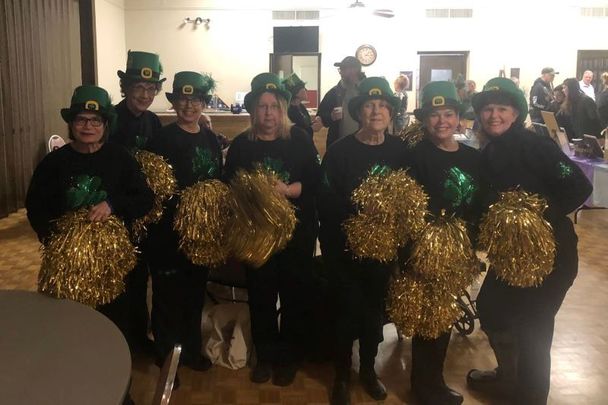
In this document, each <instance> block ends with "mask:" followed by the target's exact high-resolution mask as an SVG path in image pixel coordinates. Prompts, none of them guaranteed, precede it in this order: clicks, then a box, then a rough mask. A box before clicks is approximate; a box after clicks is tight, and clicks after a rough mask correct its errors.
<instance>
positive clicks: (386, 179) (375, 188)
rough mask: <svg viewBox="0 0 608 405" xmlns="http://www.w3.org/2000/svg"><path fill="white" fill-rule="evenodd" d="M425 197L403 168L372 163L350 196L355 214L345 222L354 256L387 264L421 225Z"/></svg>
mask: <svg viewBox="0 0 608 405" xmlns="http://www.w3.org/2000/svg"><path fill="white" fill-rule="evenodd" d="M427 199H428V198H427V196H426V194H425V193H424V191H423V190H422V188H421V187H420V186H419V185H418V183H416V181H415V180H414V179H412V178H411V177H410V176H409V175H408V174H407V173H406V171H405V170H402V169H399V170H391V169H389V168H388V167H386V166H383V167H380V166H374V167H373V168H372V170H371V171H370V175H369V176H368V177H367V178H366V179H365V180H364V181H363V182H362V183H361V185H359V187H357V188H356V189H355V190H354V191H353V194H352V196H351V200H352V202H353V203H354V204H355V206H356V207H357V208H358V210H359V211H358V213H357V214H356V215H354V216H353V217H351V218H348V219H347V220H346V221H344V224H343V226H344V231H345V233H346V237H347V241H348V245H349V247H350V249H351V250H352V252H353V254H354V255H355V256H357V257H361V258H368V259H374V260H378V261H380V262H383V263H386V262H388V261H391V260H394V259H396V258H397V249H398V248H399V247H401V246H404V245H405V243H406V242H407V241H408V240H409V239H410V238H413V237H414V235H416V234H417V233H418V232H420V231H421V230H422V229H423V227H424V224H425V222H424V217H425V215H426V205H427Z"/></svg>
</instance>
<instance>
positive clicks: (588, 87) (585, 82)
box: [578, 70, 595, 101]
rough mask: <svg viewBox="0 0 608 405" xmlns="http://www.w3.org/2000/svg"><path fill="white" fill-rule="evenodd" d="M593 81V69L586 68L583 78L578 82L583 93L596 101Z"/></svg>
mask: <svg viewBox="0 0 608 405" xmlns="http://www.w3.org/2000/svg"><path fill="white" fill-rule="evenodd" d="M592 81H593V72H592V71H591V70H585V72H584V73H583V79H582V80H581V81H580V82H578V85H579V86H580V88H581V90H582V91H583V93H585V94H586V95H588V96H589V97H591V99H592V100H593V101H595V89H594V88H593V85H592V84H591V82H592Z"/></svg>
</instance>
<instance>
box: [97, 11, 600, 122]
mask: <svg viewBox="0 0 608 405" xmlns="http://www.w3.org/2000/svg"><path fill="white" fill-rule="evenodd" d="M117 1H118V0H96V2H97V3H100V4H103V5H104V6H103V7H101V8H102V9H104V10H105V12H106V14H107V15H109V14H110V9H112V10H115V9H116V10H115V21H113V22H112V23H110V24H109V26H108V27H107V28H109V29H111V30H112V31H113V32H112V33H111V35H109V36H107V37H106V40H105V41H104V42H101V41H100V38H99V35H98V42H97V49H98V53H99V54H101V53H103V54H104V55H105V57H104V58H101V57H98V60H99V64H98V71H99V74H100V84H102V85H106V86H107V87H110V82H112V83H115V86H118V80H117V78H116V70H117V69H123V68H124V63H125V59H126V56H125V50H124V49H121V50H120V51H119V50H118V48H120V46H118V45H117V44H119V43H120V40H121V38H122V37H121V35H124V36H125V37H126V48H125V49H132V50H143V51H151V52H157V53H159V54H160V56H161V61H162V63H163V66H164V68H165V77H167V78H168V80H167V82H166V83H165V86H164V90H167V91H170V89H171V83H172V79H173V75H174V74H175V73H176V72H177V71H180V70H195V71H201V72H208V73H211V74H212V75H213V77H214V78H215V79H216V80H217V81H218V88H217V93H218V95H219V96H220V97H222V99H224V101H226V102H227V103H231V102H233V101H234V94H235V92H236V91H247V90H249V83H250V81H251V79H252V78H253V76H254V75H256V74H257V73H260V72H263V71H267V70H268V68H269V57H268V54H269V53H271V52H272V27H273V26H275V25H319V32H320V50H319V51H320V52H321V53H322V70H321V94H324V93H325V92H326V91H327V90H329V88H330V87H332V86H333V85H334V84H335V83H336V82H337V81H338V80H339V75H338V73H337V70H336V68H334V66H333V63H334V62H336V61H339V60H341V59H342V58H343V57H344V56H346V55H350V54H353V53H354V51H355V49H356V48H357V47H358V46H359V45H361V44H364V43H369V44H372V45H373V46H374V47H375V48H376V49H377V51H378V59H377V61H376V62H375V63H374V64H373V65H372V66H370V67H368V68H365V71H366V73H367V75H368V76H385V77H387V79H389V82H392V80H393V78H394V77H395V76H396V75H397V74H398V72H399V71H401V70H413V71H414V82H415V83H416V82H417V79H418V77H417V70H418V69H419V56H418V52H419V51H469V52H470V54H469V65H468V78H470V79H473V80H476V81H477V83H478V87H481V86H482V85H483V83H484V82H486V81H487V80H488V79H490V78H492V77H494V76H497V75H498V72H499V70H500V69H502V68H505V69H506V72H507V74H508V72H509V69H510V68H512V67H519V68H520V69H521V83H522V87H524V88H525V89H529V88H530V87H531V85H532V82H533V81H534V80H535V79H536V77H538V76H539V75H540V70H541V69H542V68H543V67H545V66H552V67H554V68H555V69H556V70H558V71H560V73H561V74H560V75H559V76H558V79H557V80H559V81H561V80H563V79H565V78H567V77H571V76H574V75H575V73H576V57H577V50H579V49H608V42H607V41H606V39H605V36H604V37H603V36H602V35H600V34H601V32H603V31H605V27H606V26H607V25H608V18H584V17H581V16H580V10H579V7H581V6H597V5H604V6H605V5H606V1H600V0H597V1H595V0H551V1H550V0H536V1H531V0H530V1H526V0H511V1H510V2H508V3H507V2H504V1H502V0H485V1H482V0H452V1H447V0H427V1H425V2H418V3H419V4H416V5H413V4H412V3H411V2H404V1H399V0H385V1H382V0H365V1H364V3H365V4H366V5H367V9H363V10H361V9H358V10H353V9H349V8H348V7H347V6H348V4H350V3H351V2H352V1H351V0H333V1H331V2H330V1H327V0H326V1H318V0H308V1H307V2H305V3H303V2H302V1H299V0H282V1H279V0H270V1H263V2H260V1H256V2H253V1H246V0H232V1H226V0H224V1H219V0H125V10H124V21H125V24H124V34H123V33H122V31H121V29H120V22H121V20H122V17H121V11H120V10H119V9H118V8H117V7H116V6H115V4H116V2H117ZM505 4H508V6H505ZM112 7H114V8H112ZM444 7H450V8H473V10H474V11H473V18H470V19H443V18H434V19H429V18H426V17H425V9H426V8H444ZM374 8H391V9H393V10H394V11H395V13H396V16H395V17H394V18H391V19H386V18H380V17H376V16H373V15H371V13H370V11H371V10H372V9H374ZM286 9H305V10H320V12H321V18H320V19H319V20H317V21H308V22H302V21H298V22H285V21H273V20H272V13H271V11H272V10H286ZM198 16H200V17H202V18H210V19H211V22H210V24H209V27H208V29H207V28H205V26H204V25H200V26H198V28H194V26H193V25H192V24H187V25H183V24H182V20H183V19H184V18H185V17H191V18H195V17H198ZM96 20H101V18H98V19H96ZM100 31H101V30H100V27H98V29H97V32H98V34H99V32H100ZM105 31H107V29H106V30H105ZM106 47H107V48H106ZM106 74H107V76H106ZM102 78H103V80H104V81H102V80H101V79H102ZM414 97H415V94H410V100H414ZM413 104H414V103H413V101H411V102H410V109H412V108H413V107H414V105H413ZM167 107H168V102H167V101H166V99H165V97H164V96H162V95H161V96H159V97H157V99H156V100H155V102H154V104H153V106H152V109H154V110H163V109H165V108H167Z"/></svg>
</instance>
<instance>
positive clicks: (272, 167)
mask: <svg viewBox="0 0 608 405" xmlns="http://www.w3.org/2000/svg"><path fill="white" fill-rule="evenodd" d="M262 167H263V168H264V169H266V170H268V171H270V172H272V173H274V174H275V175H276V176H277V177H278V178H279V180H281V181H282V182H283V183H289V172H288V171H287V170H285V168H283V161H282V160H280V159H273V158H270V157H266V158H264V160H263V161H262Z"/></svg>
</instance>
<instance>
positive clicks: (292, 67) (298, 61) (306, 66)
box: [270, 52, 321, 108]
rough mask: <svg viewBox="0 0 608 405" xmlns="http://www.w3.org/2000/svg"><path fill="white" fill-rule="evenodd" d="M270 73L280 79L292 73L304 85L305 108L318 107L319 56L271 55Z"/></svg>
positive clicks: (310, 53) (311, 54) (302, 54)
mask: <svg viewBox="0 0 608 405" xmlns="http://www.w3.org/2000/svg"><path fill="white" fill-rule="evenodd" d="M270 71H271V72H272V73H275V74H277V75H278V76H279V77H280V78H281V79H284V78H285V77H287V76H289V75H290V74H292V73H295V74H297V75H298V77H299V78H300V79H302V81H304V82H305V83H306V91H307V93H308V103H307V104H306V108H317V107H318V106H319V89H320V88H321V54H320V53H316V52H299V53H271V54H270Z"/></svg>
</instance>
